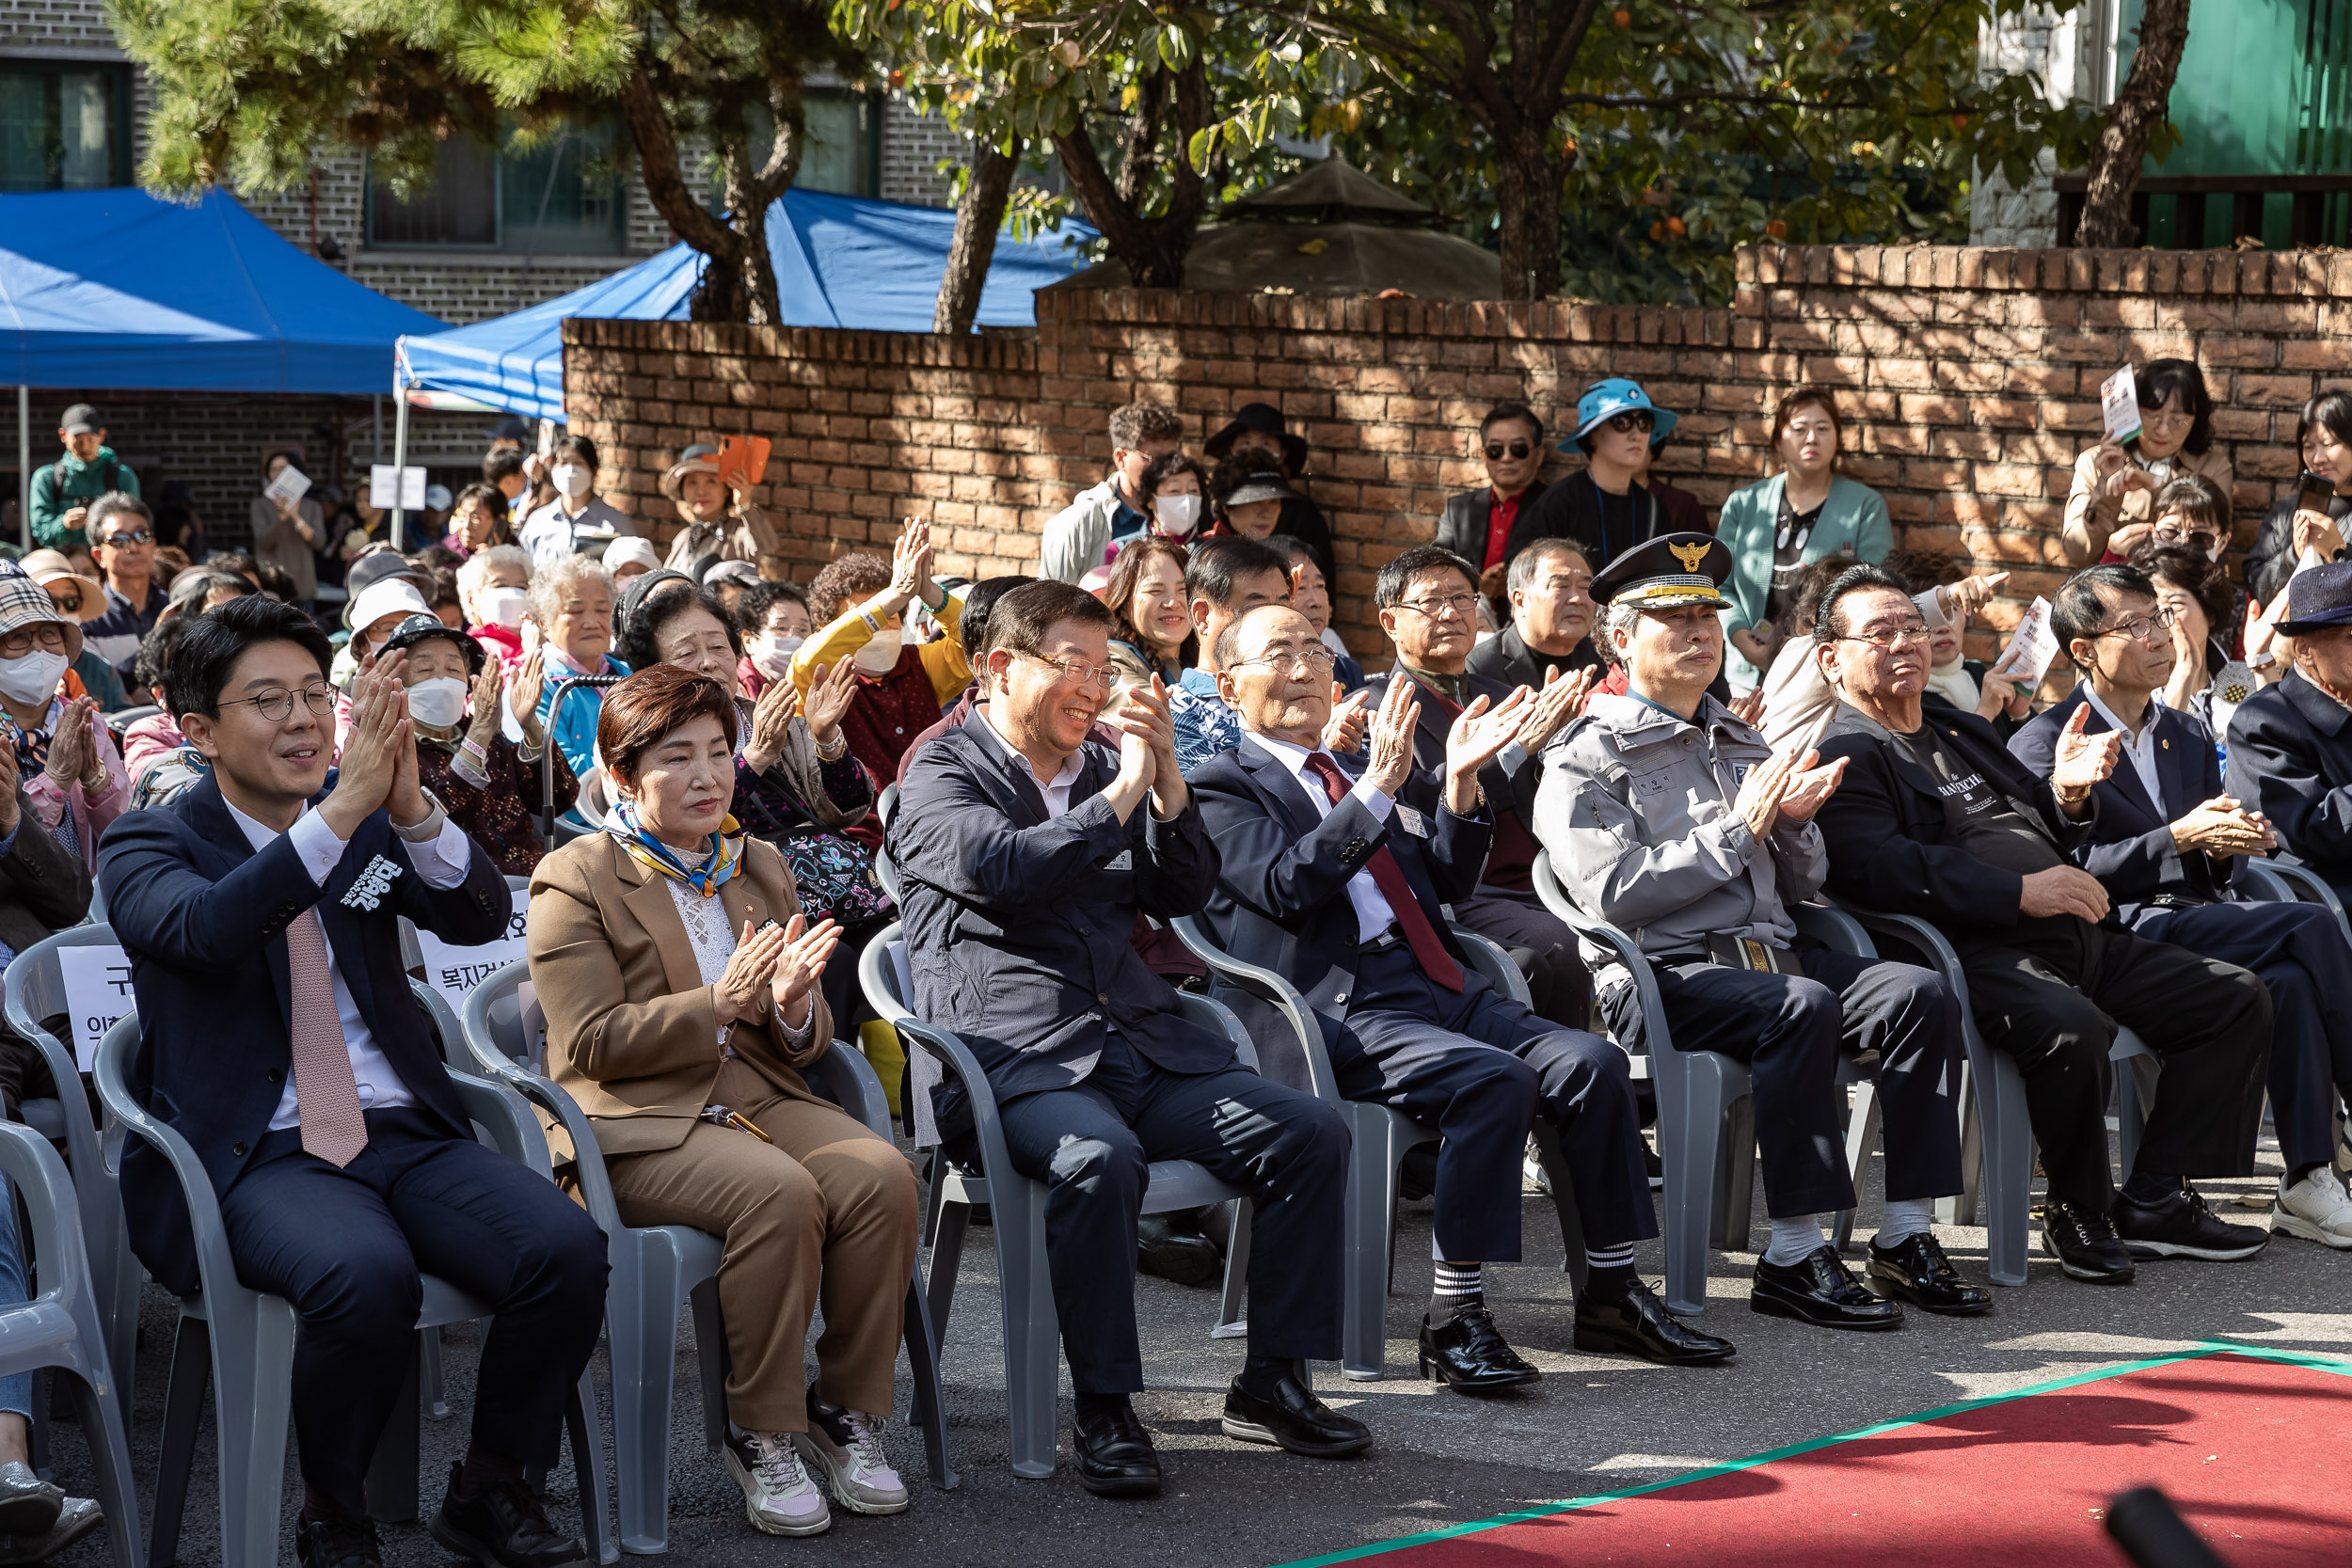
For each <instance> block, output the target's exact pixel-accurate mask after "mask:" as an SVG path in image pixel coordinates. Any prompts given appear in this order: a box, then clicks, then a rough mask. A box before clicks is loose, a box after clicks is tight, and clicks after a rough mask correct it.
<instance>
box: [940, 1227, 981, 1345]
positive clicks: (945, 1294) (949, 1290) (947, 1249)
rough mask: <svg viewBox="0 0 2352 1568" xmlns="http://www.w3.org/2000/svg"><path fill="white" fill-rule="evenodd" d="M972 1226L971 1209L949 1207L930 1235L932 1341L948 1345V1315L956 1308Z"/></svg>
mask: <svg viewBox="0 0 2352 1568" xmlns="http://www.w3.org/2000/svg"><path fill="white" fill-rule="evenodd" d="M971 1224H972V1206H971V1205H970V1204H968V1203H950V1204H947V1205H946V1206H945V1207H944V1208H943V1209H942V1210H941V1211H940V1214H939V1224H938V1227H937V1228H936V1229H934V1230H933V1232H932V1235H931V1261H930V1275H931V1282H930V1298H931V1299H930V1308H931V1338H932V1341H933V1342H934V1343H936V1344H946V1342H947V1312H948V1309H949V1308H951V1307H954V1306H955V1304H956V1275H957V1274H958V1273H959V1272H960V1271H961V1269H962V1267H963V1239H964V1236H965V1234H966V1232H967V1231H968V1230H969V1229H970V1227H971Z"/></svg>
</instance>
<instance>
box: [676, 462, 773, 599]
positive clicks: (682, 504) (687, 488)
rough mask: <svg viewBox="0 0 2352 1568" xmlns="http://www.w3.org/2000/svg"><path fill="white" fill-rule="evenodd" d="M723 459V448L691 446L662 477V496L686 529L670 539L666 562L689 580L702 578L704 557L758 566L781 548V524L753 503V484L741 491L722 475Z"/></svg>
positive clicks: (740, 488)
mask: <svg viewBox="0 0 2352 1568" xmlns="http://www.w3.org/2000/svg"><path fill="white" fill-rule="evenodd" d="M722 455H723V453H722V451H721V450H720V449H719V448H718V447H714V446H708V445H703V444H697V445H694V446H691V447H688V448H687V449H686V450H685V451H682V452H680V453H678V459H677V461H676V462H675V463H674V464H672V465H671V466H670V471H669V472H668V473H665V474H663V475H662V476H661V493H662V494H663V495H665V496H667V497H669V498H670V499H671V500H672V501H673V502H675V504H676V506H677V515H678V520H679V521H680V522H681V523H683V524H684V525H685V526H684V527H682V528H680V529H679V530H678V531H677V533H676V535H675V537H673V538H672V539H671V541H670V551H669V554H668V555H667V556H666V557H665V558H664V559H663V561H662V562H661V563H662V564H663V565H665V566H667V567H669V568H670V569H671V570H672V571H674V572H684V573H685V574H686V575H687V576H688V577H690V578H698V577H699V575H700V574H699V573H698V572H697V571H696V566H697V565H698V563H700V562H703V561H704V560H705V558H715V559H717V560H720V561H749V562H754V563H755V564H756V563H758V562H759V561H760V559H761V558H762V557H764V556H771V555H774V554H775V553H776V552H777V550H778V549H779V548H780V547H781V546H782V540H781V539H780V538H779V536H778V535H777V533H776V526H775V525H774V524H773V523H771V522H770V521H769V520H768V514H767V513H765V512H762V511H761V510H760V509H759V505H758V503H757V502H755V501H754V500H753V499H752V497H751V486H750V484H748V483H747V484H743V485H741V486H736V485H731V484H730V483H727V481H726V480H724V479H722V478H721V477H720V473H719V468H720V459H721V457H722ZM754 483H756V482H754ZM776 575H777V576H779V577H781V576H783V575H784V574H783V572H782V571H779V572H778V573H777V574H776Z"/></svg>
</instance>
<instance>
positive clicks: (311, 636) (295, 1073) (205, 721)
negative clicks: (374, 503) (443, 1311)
mask: <svg viewBox="0 0 2352 1568" xmlns="http://www.w3.org/2000/svg"><path fill="white" fill-rule="evenodd" d="M331 657H332V651H331V650H330V649H329V647H328V646H327V642H326V638H325V637H324V636H323V635H321V633H320V632H319V630H318V627H317V625H316V624H315V623H314V622H312V621H311V620H310V617H309V616H307V615H304V614H302V613H301V612H299V611H298V610H294V609H292V608H290V607H287V606H283V605H278V604H276V603H273V602H272V601H270V600H268V599H265V598H262V596H260V595H258V594H256V595H253V596H251V597H248V598H243V599H238V600H235V601H233V602H231V603H230V604H227V605H223V606H221V607H220V608H219V609H218V610H215V611H213V612H212V613H210V614H208V615H206V616H205V617H204V618H203V621H202V622H201V624H200V625H199V627H198V628H197V629H196V630H194V631H192V632H190V633H189V635H188V637H187V639H186V640H185V641H183V642H182V643H181V644H180V645H179V648H178V649H177V650H176V651H175V652H174V654H173V656H172V662H171V672H170V677H169V682H168V686H167V692H168V695H169V697H170V708H171V713H172V717H173V718H174V719H175V720H177V721H179V724H180V727H181V729H182V730H183V732H184V733H185V734H186V736H187V737H188V743H189V744H190V745H192V746H194V747H195V748H196V749H197V750H198V751H199V752H202V753H203V755H204V757H205V758H206V760H207V761H208V762H209V763H210V764H211V765H212V771H211V772H210V773H209V774H207V775H206V777H205V778H204V780H203V781H202V782H200V783H199V784H196V785H195V786H194V787H193V788H191V789H190V790H188V792H187V793H186V794H185V795H183V796H182V797H181V798H180V799H179V800H175V801H173V802H172V804H171V805H170V806H169V807H167V808H166V809H164V810H160V811H143V812H133V813H131V814H129V815H128V816H122V817H120V818H119V819H117V820H116V822H115V823H114V824H113V826H112V827H111V828H109V829H108V830H107V832H106V836H105V838H104V840H103V842H102V844H101V846H100V850H99V869H98V876H99V884H100V886H101V887H103V889H104V890H105V894H106V905H107V914H108V918H109V920H110V921H111V923H112V924H113V926H114V929H115V935H116V936H117V937H118V938H119V940H120V942H122V945H123V947H124V949H125V950H126V951H127V952H128V953H129V955H130V958H131V965H132V971H131V973H132V982H133V984H134V985H135V988H136V990H137V995H138V1005H139V1006H138V1016H139V1023H140V1029H141V1039H140V1043H139V1049H138V1052H137V1053H136V1055H135V1058H134V1060H133V1063H132V1069H131V1086H132V1089H133V1092H134V1093H135V1094H136V1095H137V1096H138V1097H139V1099H140V1101H142V1102H143V1103H145V1104H146V1105H147V1106H148V1107H149V1109H151V1111H153V1112H154V1114H155V1115H157V1116H158V1117H163V1118H164V1119H166V1120H167V1121H169V1122H170V1123H171V1125H172V1126H173V1127H175V1128H177V1129H178V1130H179V1131H180V1132H181V1133H182V1134H183V1136H185V1137H186V1138H187V1140H188V1141H189V1143H191V1144H192V1145H194V1146H195V1148H196V1152H197V1155H198V1157H199V1158H200V1159H201V1160H202V1161H203V1163H204V1168H205V1170H206V1172H207V1173H208V1174H209V1175H210V1177H211V1179H212V1182H213V1187H214V1190H215V1192H216V1193H217V1194H218V1195H219V1198H220V1212H221V1221H222V1224H223V1225H224V1227H226V1228H227V1230H228V1235H229V1247H230V1253H231V1254H232V1256H233V1257H234V1258H235V1259H236V1262H237V1273H238V1275H239V1277H240V1278H242V1279H244V1280H245V1281H246V1283H247V1284H249V1285H252V1286H253V1287H254V1288H256V1289H257V1290H262V1291H269V1292H271V1293H272V1294H275V1295H281V1296H284V1297H285V1298H287V1300H289V1301H290V1302H292V1303H293V1304H294V1313H295V1316H296V1318H297V1320H298V1321H299V1323H300V1329H299V1333H298V1336H297V1338H296V1340H295V1344H294V1430H295V1437H296V1439H297V1443H298V1446H299V1449H300V1454H301V1465H302V1478H303V1482H304V1487H305V1493H306V1496H305V1500H304V1503H303V1510H302V1526H301V1529H300V1533H299V1534H298V1535H297V1537H296V1547H297V1550H298V1552H299V1555H300V1559H301V1561H302V1564H303V1568H328V1565H331V1568H361V1565H366V1564H373V1563H375V1562H377V1561H378V1560H379V1558H378V1549H377V1545H376V1540H375V1532H374V1527H373V1524H371V1523H370V1522H368V1521H367V1520H366V1519H365V1518H364V1517H363V1516H362V1515H363V1510H364V1507H365V1498H364V1497H363V1495H362V1493H363V1483H364V1481H365V1478H366V1475H367V1469H368V1464H369V1461H370V1459H371V1457H372V1456H373V1453H374V1451H375V1445H376V1439H377V1438H378V1437H379V1436H380V1435H381V1434H382V1433H383V1431H384V1425H385V1422H386V1420H387V1419H389V1417H390V1415H391V1413H392V1408H393V1405H394V1403H395V1402H396V1401H397V1400H398V1399H399V1398H400V1395H401V1392H402V1383H403V1380H404V1378H405V1370H406V1368H407V1366H408V1362H409V1358H410V1357H411V1356H412V1355H414V1354H415V1353H416V1319H417V1307H418V1303H419V1300H420V1292H421V1284H420V1281H419V1271H424V1272H426V1273H431V1274H435V1275H440V1276H441V1277H443V1278H446V1279H448V1280H450V1281H451V1282H452V1283H453V1284H455V1285H456V1286H458V1287H459V1288H460V1289H462V1290H464V1291H469V1292H470V1293H471V1294H473V1295H476V1296H479V1297H481V1298H482V1299H483V1300H484V1301H485V1302H487V1303H488V1304H489V1305H490V1306H491V1307H492V1308H493V1310H494V1312H495V1314H496V1316H495V1318H494V1319H493V1322H492V1326H491V1328H490V1331H489V1337H488V1338H487V1339H486V1340H485V1342H484V1344H483V1347H482V1362H481V1372H480V1380H479V1382H478V1384H477V1386H476V1391H475V1399H474V1420H473V1445H472V1448H471V1449H470V1450H469V1452H468V1454H467V1456H466V1459H465V1462H464V1463H463V1464H462V1465H456V1466H453V1469H452V1473H451V1477H450V1490H449V1495H448V1497H447V1498H446V1499H445V1500H444V1501H443V1502H442V1504H441V1508H440V1512H439V1513H437V1514H436V1515H435V1516H434V1518H433V1520H432V1522H431V1528H432V1531H433V1535H434V1538H435V1539H436V1540H437V1541H439V1542H440V1543H442V1544H444V1545H446V1546H448V1547H450V1548H451V1549H452V1550H453V1551H456V1552H458V1553H460V1554H464V1555H469V1556H471V1557H473V1558H474V1559H475V1560H477V1561H483V1562H491V1561H496V1562H500V1563H507V1564H542V1563H558V1562H570V1561H575V1560H579V1559H580V1557H582V1556H583V1555H584V1551H583V1548H582V1547H581V1545H580V1543H579V1541H578V1540H576V1539H570V1538H566V1537H564V1536H562V1535H559V1534H558V1533H557V1532H556V1530H555V1529H554V1528H553V1527H552V1526H551V1525H549V1523H548V1518H547V1514H546V1513H545V1512H544V1510H543V1508H542V1506H541V1504H540V1501H539V1498H538V1497H537V1496H536V1494H535V1493H534V1492H533V1491H532V1488H531V1487H530V1486H529V1485H528V1484H527V1483H526V1482H525V1481H524V1480H523V1472H524V1468H525V1467H526V1466H527V1465H549V1464H552V1463H553V1462H554V1460H555V1458H556V1454H557V1444H558V1440H559V1437H560V1434H561V1433H562V1431H563V1420H564V1402H565V1398H566V1396H567V1394H568V1393H569V1392H570V1390H571V1389H572V1387H573V1386H574V1385H576V1384H577V1383H578V1382H579V1379H580V1370H581V1369H582V1368H583V1367H585V1366H586V1365H587V1362H588V1356H589V1354H590V1353H591V1352H592V1351H594V1349H595V1348H596V1334H597V1331H598V1328H599V1327H600V1325H601V1323H602V1321H603V1313H604V1283H605V1273H606V1260H605V1241H604V1238H603V1236H602V1235H600V1234H599V1233H598V1232H597V1230H596V1227H595V1225H594V1224H592V1223H591V1222H590V1221H589V1220H588V1218H587V1217H586V1215H585V1214H584V1213H583V1212H581V1211H580V1207H579V1206H578V1205H577V1204H574V1203H572V1202H570V1201H569V1200H567V1199H566V1198H565V1197H564V1195H563V1194H562V1193H561V1192H560V1191H559V1190H558V1189H557V1188H555V1187H554V1186H553V1185H552V1184H550V1183H548V1182H547V1181H545V1180H541V1179H539V1178H537V1177H534V1176H532V1174H531V1173H529V1172H528V1171H525V1170H523V1169H522V1168H521V1167H520V1166H518V1165H516V1164H514V1163H513V1162H511V1161H509V1160H506V1159H504V1158H502V1157H501V1156H500V1155H499V1154H498V1153H496V1152H495V1151H494V1150H492V1149H489V1148H485V1147H484V1146H483V1145H481V1144H480V1143H477V1142H476V1141H475V1139H474V1135H473V1130H472V1124H471V1123H470V1121H469V1119H468V1117H467V1115H466V1111H465V1107H464V1105H463V1104H462V1103H461V1102H460V1101H459V1100H458V1098H457V1095H456V1092H455V1090H454V1088H453V1085H451V1083H450V1078H449V1071H448V1069H446V1068H445V1067H444V1066H443V1065H442V1062H441V1059H440V1055H439V1053H438V1052H437V1049H436V1048H435V1045H434V1040H433V1037H432V1032H431V1028H430V1025H429V1024H428V1022H427V1021H426V1019H425V1016H424V1014H423V1012H422V1011H421V1009H420V1008H419V1007H418V1006H417V1005H416V1003H415V1001H414V1000H413V999H412V998H411V997H410V995H409V992H408V979H407V976H406V974H404V973H403V971H402V969H401V962H400V933H399V929H398V921H399V917H400V916H402V915H405V916H407V917H408V918H409V919H410V920H412V921H414V922H415V923H416V924H417V925H418V926H419V927H422V928H424V929H427V930H431V931H433V932H434V933H435V934H436V935H437V936H439V937H440V938H441V939H442V940H443V941H445V942H452V943H455V944H470V943H477V942H487V941H489V940H490V939H491V938H493V937H495V936H497V935H498V934H499V933H500V932H501V931H503V930H504V929H505V928H506V920H507V914H508V911H509V901H508V897H507V890H506V881H505V879H504V878H502V877H501V876H500V875H499V871H498V867H497V866H496V865H495V864H494V863H492V862H491V861H490V859H489V857H488V856H487V855H486V854H485V853H484V852H483V851H482V850H481V849H480V848H479V847H476V846H475V845H474V844H473V842H472V841H471V840H470V839H469V838H468V837H467V836H466V835H465V833H464V832H462V831H460V830H459V829H458V828H457V827H456V826H455V825H454V824H453V823H452V822H451V821H450V820H449V814H448V813H447V812H446V811H444V810H443V809H442V808H441V805H440V802H438V801H437V800H434V799H433V798H432V797H431V796H430V795H428V794H426V793H425V792H424V791H423V790H422V789H421V788H420V787H419V784H418V782H417V747H416V740H415V737H414V736H413V734H412V732H411V727H410V721H409V719H408V713H407V705H406V702H405V695H404V693H403V690H402V688H401V684H400V679H399V676H400V673H401V662H402V661H401V658H400V657H399V656H397V655H395V656H392V657H391V658H390V659H389V660H388V661H386V662H384V663H383V664H382V665H380V666H379V667H378V668H377V669H376V670H375V671H374V672H373V673H371V674H368V675H364V676H361V677H359V678H358V680H357V681H356V682H355V683H354V685H353V688H352V692H353V707H352V722H351V729H350V731H349V734H348V736H347V738H346V739H345V741H344V744H343V752H342V768H341V769H340V771H338V772H337V773H335V774H334V775H333V776H332V777H331V778H330V776H329V774H328V769H327V761H328V756H329V754H330V752H331V751H332V745H333V739H334V722H333V715H334V711H335V692H334V689H332V688H331V687H329V686H328V685H327V681H326V670H327V665H328V662H329V660H330V659H331ZM122 1197H123V1204H124V1207H125V1208H126V1209H127V1210H128V1211H129V1214H130V1221H131V1234H132V1244H133V1247H134V1248H135V1250H136V1252H137V1253H138V1255H139V1259H140V1260H141V1261H142V1262H144V1263H145V1264H146V1265H147V1266H148V1268H149V1270H150V1271H151V1272H152V1273H153V1274H154V1275H155V1277H156V1278H157V1280H158V1281H160V1282H161V1283H162V1284H163V1285H164V1286H165V1287H166V1288H167V1289H169V1290H171V1291H176V1292H181V1293H185V1292H187V1291H192V1290H194V1289H195V1288H196V1285H197V1275H196V1264H195V1257H194V1253H193V1251H192V1250H191V1245H190V1238H189V1236H188V1233H187V1224H188V1221H187V1212H186V1209H185V1207H184V1205H183V1202H182V1201H181V1197H180V1191H179V1187H178V1184H177V1182H176V1180H175V1179H174V1177H173V1175H172V1172H171V1170H170V1167H169V1166H168V1165H167V1164H166V1162H165V1160H164V1157H163V1156H162V1155H161V1154H160V1153H157V1152H156V1151H154V1150H153V1149H151V1148H148V1147H147V1146H146V1145H145V1144H143V1143H141V1142H140V1141H139V1140H137V1139H133V1140H132V1142H131V1146H130V1148H129V1149H128V1151H127V1152H126V1153H125V1155H124V1158H123V1166H122Z"/></svg>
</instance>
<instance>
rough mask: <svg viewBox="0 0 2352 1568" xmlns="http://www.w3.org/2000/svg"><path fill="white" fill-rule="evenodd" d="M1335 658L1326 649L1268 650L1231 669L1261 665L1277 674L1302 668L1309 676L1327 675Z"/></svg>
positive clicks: (1243, 660)
mask: <svg viewBox="0 0 2352 1568" xmlns="http://www.w3.org/2000/svg"><path fill="white" fill-rule="evenodd" d="M1335 658H1336V656H1335V655H1333V653H1332V652H1331V650H1330V649H1328V648H1269V649H1267V650H1266V651H1265V652H1264V653H1262V654H1260V655H1259V656H1258V657H1255V658H1245V659H1242V660H1240V661H1239V662H1238V663H1236V664H1235V665H1234V666H1233V668H1235V669H1237V670H1238V669H1240V668H1241V667H1242V665H1245V664H1263V665H1264V666H1265V667H1266V668H1267V669H1269V670H1273V671H1276V672H1278V673H1279V672H1288V671H1292V670H1296V669H1298V668H1300V667H1301V666H1304V667H1305V669H1306V671H1307V673H1309V674H1311V675H1312V674H1329V673H1331V666H1332V663H1333V662H1334V660H1335Z"/></svg>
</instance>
